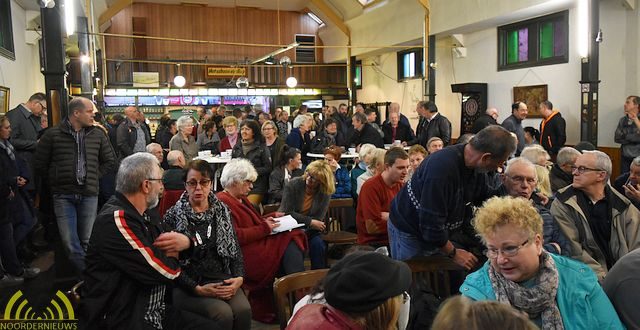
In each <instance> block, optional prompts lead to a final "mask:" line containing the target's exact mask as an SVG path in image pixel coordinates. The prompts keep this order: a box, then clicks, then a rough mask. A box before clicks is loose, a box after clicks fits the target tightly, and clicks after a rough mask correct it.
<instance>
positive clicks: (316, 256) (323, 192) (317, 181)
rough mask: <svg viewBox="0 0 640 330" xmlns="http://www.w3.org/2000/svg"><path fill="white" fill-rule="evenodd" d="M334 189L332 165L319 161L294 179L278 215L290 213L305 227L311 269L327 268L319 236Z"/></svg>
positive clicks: (286, 190)
mask: <svg viewBox="0 0 640 330" xmlns="http://www.w3.org/2000/svg"><path fill="white" fill-rule="evenodd" d="M335 187H336V185H335V179H334V175H333V171H331V167H330V166H329V163H327V161H326V160H316V161H313V162H311V163H310V164H309V165H308V166H307V168H306V169H305V171H304V174H303V175H302V176H301V177H298V178H295V179H291V181H289V183H288V184H287V185H286V186H285V187H284V193H283V194H282V202H281V203H280V208H279V209H278V212H282V213H284V214H291V216H292V217H293V218H294V219H296V221H298V223H302V224H304V225H305V226H306V229H307V238H308V239H309V258H310V259H311V268H312V269H319V268H324V267H325V257H324V253H325V251H324V250H325V245H324V242H323V241H322V238H321V237H320V234H321V233H322V232H323V231H324V230H325V223H324V218H325V216H326V214H327V210H328V209H329V200H330V199H331V195H333V193H334V192H335V190H336V188H335Z"/></svg>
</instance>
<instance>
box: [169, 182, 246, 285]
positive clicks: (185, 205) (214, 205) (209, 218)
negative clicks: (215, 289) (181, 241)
mask: <svg viewBox="0 0 640 330" xmlns="http://www.w3.org/2000/svg"><path fill="white" fill-rule="evenodd" d="M208 200H209V208H208V209H207V210H206V211H204V212H203V213H201V214H196V212H195V211H194V210H193V207H191V204H189V195H188V193H187V192H186V191H185V192H184V193H183V194H182V196H180V199H179V200H178V201H177V202H176V204H175V207H174V208H172V209H170V211H174V212H172V213H173V216H174V217H175V218H176V219H175V230H176V231H177V232H180V233H188V234H189V235H193V234H194V233H190V232H189V231H190V229H189V227H190V224H191V223H198V222H201V221H206V222H209V223H211V224H212V225H213V227H214V228H215V231H216V237H215V239H216V241H215V245H216V251H217V252H218V255H219V256H220V257H222V258H223V260H224V262H223V263H224V267H225V271H226V272H230V260H231V259H239V258H240V257H241V254H240V244H239V243H238V240H237V238H236V233H235V230H234V229H233V225H232V223H231V213H230V212H229V209H228V208H227V207H226V206H225V205H224V204H223V203H222V202H221V201H220V200H219V199H218V198H217V197H216V195H215V194H214V192H213V191H211V192H210V193H209V196H208Z"/></svg>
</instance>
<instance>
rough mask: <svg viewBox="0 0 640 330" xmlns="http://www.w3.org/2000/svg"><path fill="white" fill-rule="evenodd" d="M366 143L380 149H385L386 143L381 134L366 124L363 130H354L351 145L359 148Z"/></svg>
mask: <svg viewBox="0 0 640 330" xmlns="http://www.w3.org/2000/svg"><path fill="white" fill-rule="evenodd" d="M364 143H371V144H373V145H374V146H376V147H378V148H384V142H383V140H382V136H380V133H378V131H377V130H376V129H375V128H374V127H373V126H371V125H370V124H369V123H366V124H364V126H363V127H362V130H360V131H358V130H356V129H354V130H353V135H351V142H350V143H349V144H350V145H354V146H358V145H361V144H364Z"/></svg>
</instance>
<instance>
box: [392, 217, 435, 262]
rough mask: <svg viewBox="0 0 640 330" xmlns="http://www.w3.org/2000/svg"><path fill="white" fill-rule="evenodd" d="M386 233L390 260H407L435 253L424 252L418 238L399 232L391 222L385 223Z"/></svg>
mask: <svg viewBox="0 0 640 330" xmlns="http://www.w3.org/2000/svg"><path fill="white" fill-rule="evenodd" d="M387 231H388V233H389V248H391V258H393V259H395V260H409V259H411V258H413V257H417V256H422V255H432V254H434V252H435V251H433V250H431V251H429V250H425V248H424V246H423V243H422V242H421V241H420V239H419V238H418V237H416V236H414V235H411V234H408V233H405V232H403V231H401V230H399V229H398V228H396V226H394V225H393V223H392V222H391V221H387Z"/></svg>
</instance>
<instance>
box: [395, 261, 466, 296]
mask: <svg viewBox="0 0 640 330" xmlns="http://www.w3.org/2000/svg"><path fill="white" fill-rule="evenodd" d="M405 263H406V264H407V265H408V266H409V268H411V273H412V275H413V283H412V284H411V286H412V288H420V287H424V286H427V287H428V288H430V289H431V291H432V292H433V293H435V294H436V295H438V296H439V297H440V298H443V299H445V298H447V297H449V296H451V295H452V292H451V289H452V287H451V272H452V271H457V272H463V271H464V268H462V267H460V266H459V265H458V264H456V263H455V262H453V260H451V258H448V257H441V256H433V257H416V258H413V259H410V260H405ZM456 289H457V288H456Z"/></svg>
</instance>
